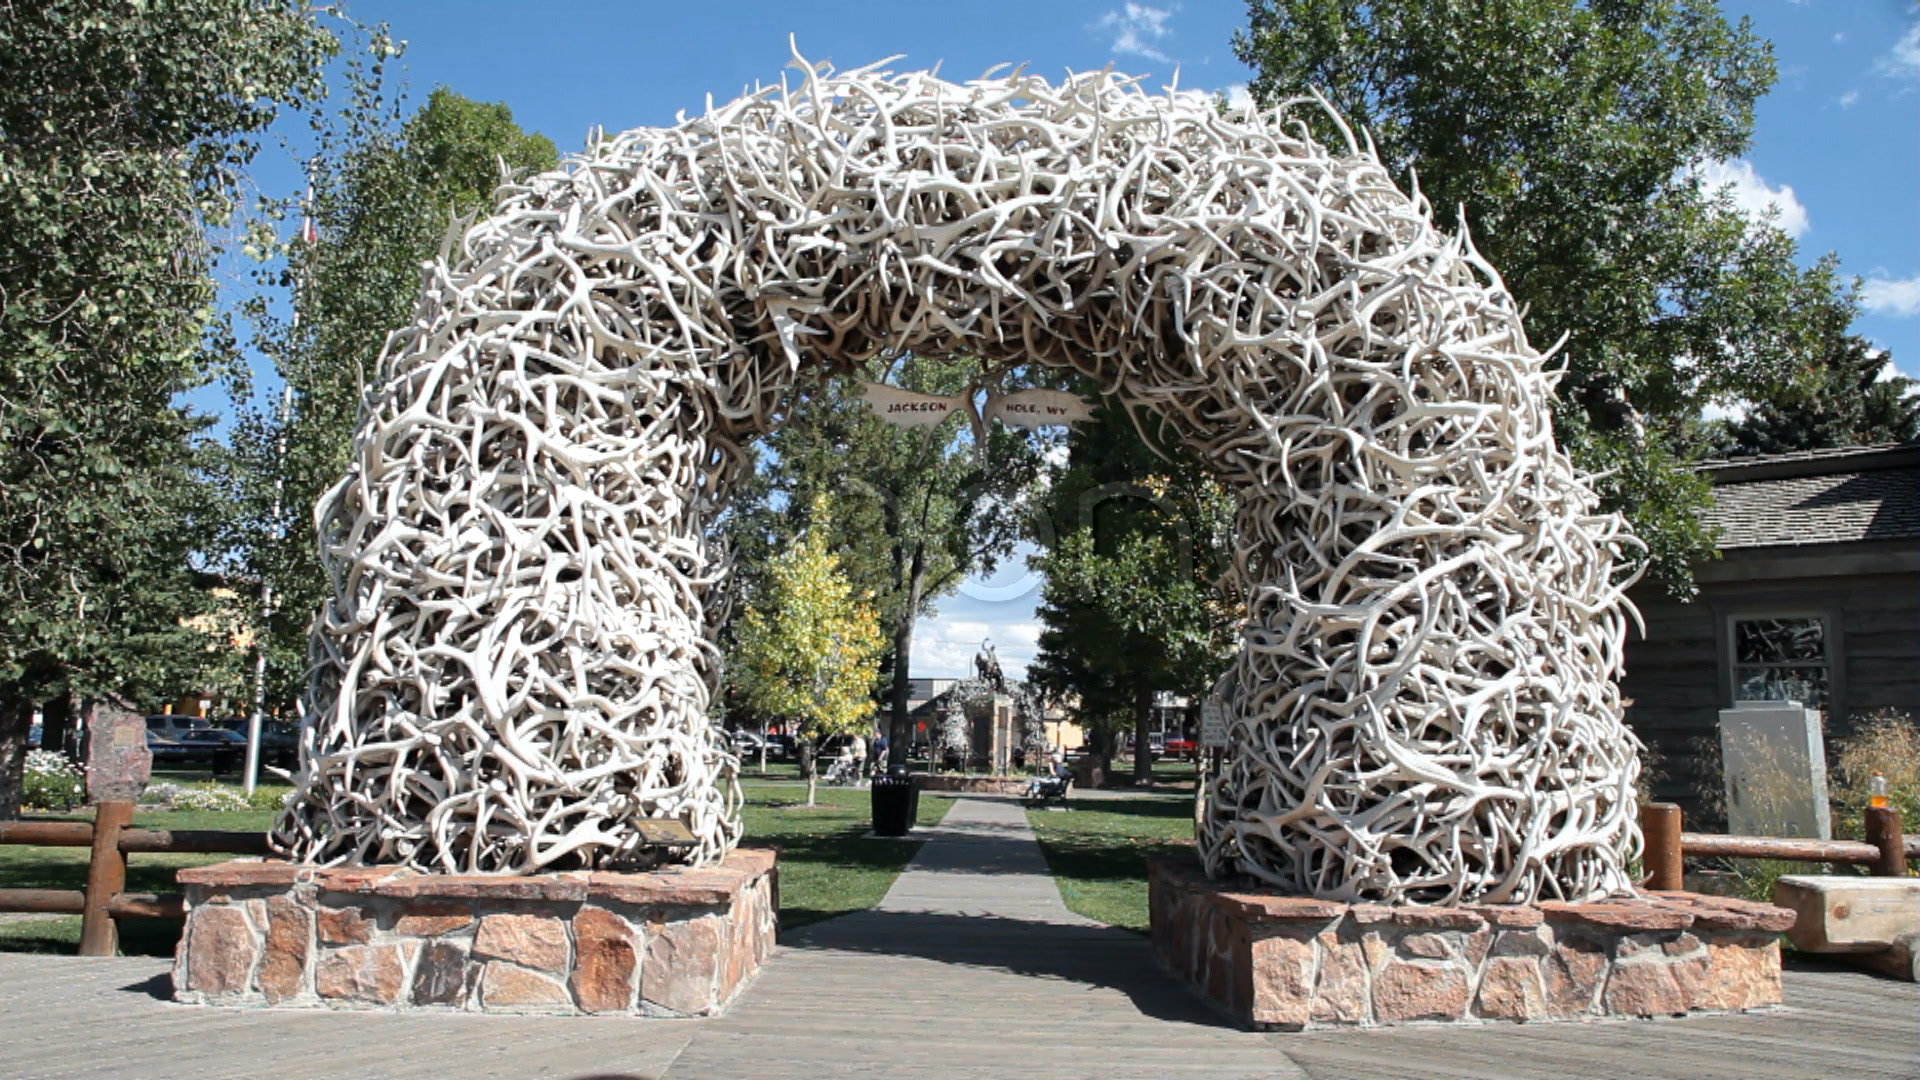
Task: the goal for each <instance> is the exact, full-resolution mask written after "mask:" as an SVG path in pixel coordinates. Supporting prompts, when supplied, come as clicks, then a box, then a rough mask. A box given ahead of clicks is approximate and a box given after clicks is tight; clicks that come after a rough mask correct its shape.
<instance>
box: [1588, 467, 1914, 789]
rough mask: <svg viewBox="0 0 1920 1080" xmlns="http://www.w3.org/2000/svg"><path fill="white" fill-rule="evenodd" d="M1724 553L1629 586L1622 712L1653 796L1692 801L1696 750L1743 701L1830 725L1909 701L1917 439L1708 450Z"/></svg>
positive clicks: (1847, 726) (1905, 706) (1712, 740)
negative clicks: (1680, 577) (1727, 455)
mask: <svg viewBox="0 0 1920 1080" xmlns="http://www.w3.org/2000/svg"><path fill="white" fill-rule="evenodd" d="M1701 471H1702V472H1703V473H1705V474H1706V476H1707V478H1708V479H1710V480H1711V481H1712V483H1713V493H1714V506H1713V508H1712V510H1711V511H1709V512H1708V514H1707V516H1706V521H1707V523H1708V524H1710V525H1712V526H1714V527H1715V528H1717V529H1718V530H1719V532H1720V541H1719V542H1720V550H1721V555H1722V557H1721V558H1720V559H1719V560H1718V561H1714V562H1708V563H1704V564H1702V565H1699V566H1696V567H1695V568H1694V574H1695V579H1696V580H1697V582H1698V583H1699V590H1700V591H1699V595H1698V596H1696V597H1695V598H1694V599H1693V600H1691V601H1688V602H1685V603H1682V602H1680V601H1677V600H1675V599H1673V598H1672V597H1670V596H1668V595H1667V594H1666V592H1665V591H1664V590H1663V589H1662V588H1661V587H1660V586H1659V585H1658V584H1657V583H1654V582H1647V581H1643V582H1641V583H1640V584H1639V585H1637V586H1636V587H1635V588H1634V589H1633V591H1632V593H1631V596H1632V598H1633V601H1634V603H1635V604H1636V605H1638V606H1639V608H1640V612H1641V614H1642V615H1643V616H1644V617H1645V618H1646V623H1647V632H1646V636H1645V638H1644V639H1642V638H1638V637H1630V638H1629V640H1628V644H1627V650H1626V664H1627V671H1626V677H1625V679H1624V680H1622V683H1621V690H1622V693H1623V694H1624V696H1626V697H1627V698H1629V699H1630V700H1631V701H1632V703H1633V704H1632V705H1631V706H1630V707H1629V708H1628V709H1627V723H1628V724H1629V725H1630V726H1631V727H1632V728H1633V729H1634V731H1635V732H1636V733H1637V734H1639V736H1640V738H1641V740H1642V741H1644V742H1645V743H1646V744H1647V745H1648V746H1649V747H1650V748H1652V749H1653V750H1654V751H1655V752H1656V753H1657V754H1658V756H1659V758H1660V759H1661V763H1662V769H1661V771H1662V772H1663V774H1664V777H1663V779H1662V780H1661V782H1660V783H1658V784H1657V785H1656V787H1655V789H1654V795H1655V797H1656V798H1660V799H1668V800H1672V801H1677V802H1680V803H1682V804H1683V805H1685V806H1687V807H1688V808H1689V810H1696V811H1697V809H1698V807H1699V804H1698V802H1697V801H1696V793H1695V791H1694V787H1695V784H1696V782H1697V779H1696V778H1697V777H1699V776H1701V775H1702V774H1703V770H1702V768H1701V762H1700V760H1699V755H1700V754H1701V753H1702V752H1703V751H1706V750H1709V749H1710V748H1711V749H1712V750H1715V751H1717V746H1718V743H1717V739H1718V721H1719V711H1720V710H1721V709H1724V708H1727V707H1728V706H1730V705H1732V704H1733V702H1734V701H1735V700H1736V699H1740V700H1797V701H1800V702H1802V703H1803V704H1807V705H1810V706H1813V707H1814V708H1818V709H1820V710H1822V711H1823V712H1824V714H1825V716H1826V717H1827V720H1826V724H1827V735H1828V737H1829V738H1832V737H1834V736H1838V735H1844V734H1846V733H1847V732H1848V731H1850V730H1851V728H1852V722H1853V719H1854V717H1855V716H1857V715H1859V714H1861V713H1864V712H1869V711H1872V710H1876V709H1888V708H1891V709H1898V710H1901V711H1903V712H1907V713H1910V714H1912V713H1920V446H1886V447H1856V448H1845V449H1837V450H1821V451H1810V452H1806V453H1798V454H1782V455H1775V456H1770V457H1756V458H1742V459H1737V460H1732V461H1715V462H1707V463H1705V464H1703V465H1702V466H1701Z"/></svg>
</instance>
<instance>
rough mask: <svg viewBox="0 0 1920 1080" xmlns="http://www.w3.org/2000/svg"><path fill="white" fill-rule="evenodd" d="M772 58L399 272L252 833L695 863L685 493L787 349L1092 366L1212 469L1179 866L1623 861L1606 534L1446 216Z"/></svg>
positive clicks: (1289, 152) (999, 103) (1220, 120)
mask: <svg viewBox="0 0 1920 1080" xmlns="http://www.w3.org/2000/svg"><path fill="white" fill-rule="evenodd" d="M803 70H804V77H803V78H802V80H801V81H800V85H799V86H798V87H797V88H796V89H794V90H791V91H790V90H789V89H788V88H787V87H785V86H781V87H776V88H771V89H767V90H762V91H760V92H758V93H754V94H751V95H748V96H745V97H742V98H740V99H739V100H737V101H734V102H732V103H730V104H727V105H724V106H721V107H719V108H713V109H710V110H709V112H708V113H707V115H705V116H701V117H698V118H695V119H691V120H684V121H683V122H681V123H680V124H679V125H678V126H675V127H672V128H668V129H662V130H638V131H631V132H627V133H626V134H623V135H620V136H617V137H614V138H611V139H606V140H603V141H600V142H598V143H597V144H596V145H594V146H593V147H592V148H591V149H590V150H589V151H588V152H587V154H586V155H585V156H584V157H583V158H581V159H579V160H576V161H574V162H572V163H571V164H570V165H569V167H568V168H566V169H565V170H563V171H559V172H554V173H549V174H546V175H542V176H538V177H535V178H533V179H532V180H530V181H527V182H525V183H520V184H515V185H510V186H508V187H506V188H505V189H503V191H502V193H501V196H500V199H499V201H498V208H497V209H496V210H495V212H494V213H493V214H492V215H491V216H490V217H487V218H486V219H484V220H482V221H479V222H477V223H476V224H473V225H472V226H471V227H470V228H467V229H466V230H465V231H464V234H462V235H459V236H457V238H456V242H454V243H452V245H451V247H450V249H449V250H447V251H445V252H443V255H442V258H441V259H440V260H439V261H438V262H436V263H435V264H434V265H433V266H432V267H431V268H430V269H429V270H428V273H427V280H426V288H425V295H424V298H423V299H422V301H421V303H420V306H419V309H418V313H417V317H416V319H415V322H414V324H413V325H412V326H411V327H408V328H407V329H404V330H401V331H399V332H398V333H396V334H395V335H394V336H393V337H392V339H391V340H390V342H389V344H388V349H387V354H386V356H385V358H384V360H383V364H382V373H381V380H380V382H379V383H378V387H377V390H376V391H375V393H374V395H373V396H372V397H371V398H370V400H369V405H368V409H367V412H366V414H365V416H364V417H363V420H362V423H361V426H360V429H359V432H358V434H357V436H356V438H355V442H354V450H353V457H352V465H351V467H350V469H349V471H348V474H347V475H346V477H345V478H344V479H342V480H341V481H340V482H339V484H338V485H336V486H335V487H334V488H333V489H332V490H331V491H330V492H328V493H327V495H326V496H325V497H324V499H323V500H322V502H321V504H320V506H319V508H318V510H317V511H316V520H317V523H318V527H319V532H320V542H321V546H322V549H323V557H324V559H325V560H326V563H327V565H328V567H329V568H330V571H331V573H332V575H333V579H334V587H335V596H334V598H333V600H332V601H331V603H329V604H328V605H327V606H326V607H325V608H324V610H323V611H322V612H321V613H320V616H319V618H318V620H317V622H316V625H315V630H314V634H313V639H312V640H313V655H312V659H313V661H314V664H315V666H314V673H313V676H312V680H311V685H310V688H309V690H308V693H307V697H306V701H305V707H306V719H305V724H306V727H305V735H304V743H305V745H304V749H303V755H302V766H301V770H300V773H299V775H298V776H297V777H296V788H295V793H294V795H293V797H292V798H291V799H290V801H289V805H288V810H287V812H286V814H285V815H284V816H283V817H282V819H281V822H280V823H279V825H278V826H277V830H276V836H277V839H278V842H279V844H280V845H281V847H282V849H283V850H285V851H286V852H288V853H289V854H292V855H294V856H296V857H299V858H304V859H307V860H312V861H319V862H352V861H359V862H369V863H405V864H411V865H416V866H419V867H423V868H427V869H434V870H444V871H466V872H472V871H491V872H521V873H524V872H532V871H536V870H542V869H555V868H562V867H566V866H570V865H582V864H587V865H609V864H618V863H621V862H630V861H633V860H643V861H644V860H649V859H657V858H659V857H661V856H660V853H659V852H658V851H657V850H655V849H652V848H649V847H648V846H647V845H646V844H645V843H644V842H643V840H642V839H641V836H640V831H639V830H638V829H637V828H636V826H635V825H634V824H633V823H634V822H635V821H636V820H639V819H643V818H674V819H678V820H680V821H683V822H685V823H686V824H687V825H688V826H689V827H690V828H691V829H692V831H693V833H694V835H695V836H696V838H697V840H698V846H697V848H696V849H695V850H694V851H693V852H692V855H691V858H692V859H694V860H695V861H704V860H708V859H712V858H714V857H716V856H718V855H719V854H721V853H724V852H725V851H726V850H727V849H728V848H729V847H730V846H731V845H732V844H733V843H734V842H735V841H736V840H737V839H738V836H739V831H740V826H739V823H738V820H739V819H738V813H737V807H738V793H737V788H736V786H735V784H734V780H733V765H732V759H731V757H730V755H729V754H728V752H727V751H726V750H725V749H723V748H722V746H721V744H720V742H719V741H718V740H717V739H716V737H715V734H714V732H713V731H712V729H711V727H710V724H709V721H708V717H707V711H708V706H709V703H710V702H711V700H712V696H713V687H714V682H715V679H716V667H717V665H716V663H715V659H716V656H715V650H714V646H713V644H712V642H713V634H714V632H715V630H716V628H717V627H716V624H717V621H718V615H717V613H716V611H715V607H716V603H717V601H716V598H717V595H718V594H717V593H716V588H717V585H718V581H719V578H720V576H721V575H722V573H723V572H724V569H723V566H722V560H721V559H719V558H718V557H717V556H716V554H715V553H714V552H712V551H710V550H709V546H708V540H707V536H706V531H705V529H706V526H707V525H708V523H709V522H710V521H711V519H712V516H713V514H714V513H715V512H716V510H717V508H718V507H719V506H720V504H721V502H722V500H723V499H724V498H725V496H726V493H727V491H728V489H729V488H730V486H731V485H732V484H733V482H734V481H735V480H736V479H737V478H738V477H739V475H740V472H741V470H742V468H743V467H744V465H743V463H744V460H745V459H744V458H743V456H742V454H741V450H740V447H741V444H742V442H743V441H745V440H748V439H750V438H752V437H753V436H755V435H757V434H759V433H762V432H764V431H766V430H767V429H768V428H769V427H771V426H772V425H773V424H774V423H775V422H776V418H777V417H778V416H779V415H780V413H781V409H782V407H783V402H784V400H785V399H786V398H787V396H788V395H789V394H790V393H791V392H792V390H793V388H794V386H795V382H796V380H797V379H801V378H806V377H812V376H813V375H815V374H817V373H819V372H822V371H827V370H844V369H845V368H847V367H848V366H849V365H851V364H853V363H855V362H857V361H859V360H861V359H863V358H866V357H871V356H874V355H876V354H881V353H887V352H893V351H902V350H914V351H918V352H922V353H940V354H953V353H966V354H969V355H973V356H978V357H981V358H984V359H987V360H989V361H994V362H1031V363H1041V364H1049V365H1058V366H1063V367H1070V368H1073V369H1075V370H1078V371H1080V372H1082V373H1084V374H1086V375H1089V376H1092V377H1093V378H1095V379H1097V380H1099V382H1100V384H1101V385H1102V387H1103V388H1104V390H1105V392H1107V393H1109V394H1113V395H1117V396H1118V397H1119V398H1121V399H1122V400H1124V401H1125V402H1126V403H1127V404H1128V405H1129V406H1130V407H1132V408H1133V409H1135V410H1136V412H1137V413H1138V414H1145V415H1149V416H1151V417H1153V418H1157V420H1158V422H1160V423H1161V424H1163V425H1165V427H1166V428H1167V429H1170V430H1172V431H1173V432H1175V433H1177V435H1178V436H1179V437H1181V438H1183V439H1184V440H1185V441H1186V442H1187V443H1188V444H1189V445H1190V446H1191V447H1193V449H1194V450H1195V451H1196V452H1197V454H1198V455H1199V457H1200V458H1201V459H1203V460H1204V461H1206V462H1207V463H1208V464H1209V465H1210V466H1211V467H1212V468H1213V469H1214V470H1216V471H1217V472H1218V474H1219V475H1220V477H1221V478H1222V479H1223V481H1224V482H1225V483H1227V484H1228V485H1229V486H1230V487H1231V488H1232V490H1233V491H1234V492H1235V494H1236V496H1237V499H1238V511H1237V521H1236V552H1235V560H1234V566H1233V576H1234V579H1235V582H1236V583H1237V585H1238V586H1239V587H1240V588H1241V589H1242V590H1244V594H1245V598H1246V622H1245V626H1244V630H1243V634H1242V646H1241V651H1240V655H1239V659H1238V660H1237V662H1236V663H1235V664H1234V666H1233V669H1232V671H1231V673H1230V674H1229V675H1228V677H1227V678H1226V679H1225V680H1223V682H1222V686H1221V693H1222V695H1223V697H1224V699H1225V702H1226V706H1227V708H1228V710H1229V714H1230V716H1231V739H1232V744H1231V749H1230V750H1229V753H1228V764H1227V766H1226V769H1225V772H1224V775H1223V776H1222V777H1221V778H1220V781H1219V783H1218V785H1217V786H1216V787H1215V789H1214V790H1213V791H1212V792H1211V793H1210V795H1209V798H1208V803H1207V806H1206V808H1205V814H1204V820H1203V822H1202V826H1201V836H1200V842H1201V848H1202V853H1203V855H1204V857H1205V858H1206V860H1207V862H1208V865H1209V867H1210V869H1213V870H1215V871H1220V870H1223V869H1228V868H1236V867H1237V868H1238V869H1239V870H1241V871H1242V872H1245V873H1248V874H1252V875H1255V876H1257V877H1259V878H1262V879H1265V880H1267V881H1269V882H1272V883H1275V884H1277V885H1280V886H1283V887H1286V888H1290V889H1294V890H1298V891H1302V892H1306V893H1311V894H1314V895H1319V896H1325V897H1332V898H1361V897H1369V898H1376V899H1384V900H1389V901H1400V902H1425V901H1439V900H1459V899H1470V898H1480V899H1488V900H1496V901H1498V900H1512V901H1521V900H1530V899H1537V898H1541V897H1552V896H1561V897H1568V898H1588V897H1592V896H1595V895H1599V894H1604V893H1607V892H1611V891H1617V890H1627V889H1630V888H1631V884H1630V881H1629V878H1628V876H1627V872H1626V869H1625V862H1626V859H1627V858H1628V857H1629V856H1630V855H1631V853H1632V851H1633V850H1634V848H1635V847H1636V845H1637V843H1638V834H1637V831H1636V826H1635V823H1634V814H1633V808H1634V787H1633V785H1634V779H1635V775H1636V773H1637V771H1638V767H1639V766H1638V758H1637V755H1636V749H1637V743H1636V741H1635V740H1634V738H1633V737H1632V735H1631V734H1630V733H1629V732H1628V731H1627V730H1626V729H1625V728H1624V727H1623V725H1622V724H1621V721H1620V701H1619V697H1618V693H1617V690H1616V688H1615V685H1614V678H1615V676H1616V675H1617V672H1618V669H1619V666H1620V653H1621V647H1622V644H1623V641H1624V637H1625V628H1626V617H1627V613H1628V611H1629V610H1630V609H1629V608H1627V607H1626V605H1625V603H1624V601H1623V599H1622V596H1621V590H1622V588H1623V587H1624V581H1623V579H1624V578H1625V577H1626V576H1627V575H1626V574H1625V573H1624V572H1623V567H1624V565H1625V556H1626V555H1628V554H1629V553H1630V549H1631V548H1632V547H1633V546H1634V545H1635V541H1634V540H1633V538H1632V537H1631V536H1630V535H1629V534H1628V533H1627V532H1626V530H1625V528H1624V526H1623V524H1622V522H1621V521H1620V519H1619V518H1617V517H1615V516H1612V515H1607V514H1601V513H1598V512H1596V510H1595V502H1596V500H1595V497H1594V495H1593V493H1592V491H1591V490H1590V489H1589V487H1588V486H1587V484H1586V483H1585V482H1584V481H1583V480H1582V479H1581V478H1580V476H1579V475H1577V474H1576V472H1575V470H1574V469H1573V467H1572V466H1571V465H1570V464H1569V462H1568V460H1567V458H1566V457H1565V456H1564V454H1562V453H1561V451H1560V450H1559V449H1557V447H1556V445H1555V443H1554V437H1553V430H1552V427H1551V423H1550V420H1549V415H1548V399H1549V396H1550V392H1551V385H1552V376H1551V375H1550V374H1548V373H1547V371H1546V370H1545V369H1544V366H1543V358H1542V357H1541V356H1540V354H1538V353H1536V352H1535V351H1534V350H1533V349H1532V348H1531V347H1530V346H1529V345H1528V343H1527V341H1526V338H1525V335H1524V333H1523V331H1522V328H1521V321H1520V317H1519V314H1518V312H1517V310H1516V307H1515V304H1514V302H1513V300H1512V298H1511V297H1510V296H1509V295H1508V294H1507V293H1506V292H1505V290H1504V288H1503V286H1502V285H1501V283H1500V280H1499V277H1498V275H1497V274H1496V273H1495V271H1494V269H1493V268H1492V267H1491V266H1488V265H1487V264H1486V263H1485V262H1483V261H1482V260H1481V259H1480V258H1479V257H1478V256H1477V254H1476V253H1475V252H1474V251H1473V249H1472V247H1471V245H1470V244H1468V243H1467V242H1466V241H1465V240H1464V239H1463V238H1459V237H1449V236H1447V235H1445V234H1443V233H1441V232H1439V231H1438V230H1436V228H1435V227H1434V225H1433V224H1432V222H1431V219H1430V214H1429V212H1428V208H1427V206H1426V205H1425V202H1424V200H1422V199H1421V198H1419V196H1418V195H1417V194H1416V195H1414V196H1411V197H1409V196H1407V195H1405V194H1403V193H1402V192H1401V191H1399V190H1398V189H1397V188H1396V187H1395V186H1394V184H1393V183H1392V182H1391V181H1390V179H1389V178H1388V176H1387V174H1386V172H1385V171H1384V170H1383V169H1382V167H1381V165H1380V164H1379V162H1378V161H1377V160H1376V159H1375V158H1374V156H1373V155H1372V153H1371V151H1370V149H1362V148H1361V147H1359V146H1356V145H1354V143H1353V140H1352V139H1351V138H1350V137H1349V138H1348V139H1347V140H1346V141H1347V145H1344V146H1337V147H1333V148H1331V149H1329V148H1327V147H1323V146H1322V145H1319V144H1318V143H1316V142H1315V141H1314V140H1313V139H1312V138H1311V137H1310V136H1309V134H1308V133H1307V129H1306V124H1305V123H1304V122H1302V116H1301V115H1300V114H1299V112H1290V111H1289V110H1288V109H1287V108H1282V109H1278V110H1274V111H1272V112H1270V113H1266V114H1258V113H1255V112H1253V111H1250V110H1249V111H1241V112H1235V113H1226V112H1223V111H1221V110H1220V109H1219V108H1218V107H1217V106H1216V104H1215V103H1213V102H1212V101H1209V100H1207V99H1205V98H1204V97H1201V96H1198V95H1181V94H1176V93H1171V92H1170V93H1167V94H1164V95H1153V94H1148V93H1145V92H1143V91H1141V90H1140V89H1138V88H1137V87H1136V86H1135V85H1134V83H1133V82H1131V81H1129V80H1126V79H1122V78H1119V77H1116V76H1114V75H1112V74H1110V73H1104V72H1103V73H1094V74H1087V75H1079V76H1074V77H1070V78H1068V79H1067V80H1066V81H1065V82H1063V83H1061V84H1059V85H1053V84H1049V83H1047V82H1045V81H1043V80H1040V79H1037V78H1033V77H1021V76H1018V75H1016V76H1014V77H1010V78H984V79H982V80H979V81H976V82H971V83H967V84H964V85H958V84H954V83H950V82H944V81H941V80H940V79H938V78H936V77H934V76H933V75H931V74H926V73H908V74H891V73H888V72H883V71H880V70H878V69H875V68H869V69H863V70H860V71H855V72H848V73H843V74H835V73H833V72H832V71H830V70H829V69H826V68H824V67H821V68H815V67H808V66H804V65H803ZM1295 108H1296V109H1297V110H1302V111H1304V110H1311V109H1319V108H1321V107H1320V106H1318V105H1315V104H1313V103H1308V104H1307V105H1305V106H1303V107H1302V106H1296V107H1295Z"/></svg>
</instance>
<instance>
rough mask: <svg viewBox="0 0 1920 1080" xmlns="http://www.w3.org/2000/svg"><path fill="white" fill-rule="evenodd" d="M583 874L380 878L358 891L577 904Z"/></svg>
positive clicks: (410, 897)
mask: <svg viewBox="0 0 1920 1080" xmlns="http://www.w3.org/2000/svg"><path fill="white" fill-rule="evenodd" d="M586 878H587V875H585V874H538V875H535V876H532V877H506V876H504V875H485V874H463V875H455V874H421V875H419V876H410V877H392V878H383V879H381V880H378V881H371V882H368V883H367V885H366V886H365V887H364V888H362V889H360V890H358V891H360V892H366V893H371V894H372V895H374V896H389V897H393V898H394V899H398V900H414V899H421V900H442V899H458V900H546V901H558V902H562V903H564V902H568V901H580V900H585V899H586V898H587V880H586Z"/></svg>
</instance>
